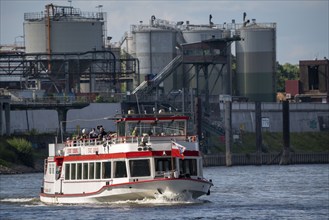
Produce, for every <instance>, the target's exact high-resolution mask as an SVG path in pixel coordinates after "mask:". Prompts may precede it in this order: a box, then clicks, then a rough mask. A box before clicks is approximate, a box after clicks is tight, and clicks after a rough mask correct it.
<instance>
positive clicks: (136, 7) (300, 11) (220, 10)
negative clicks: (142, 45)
mask: <svg viewBox="0 0 329 220" xmlns="http://www.w3.org/2000/svg"><path fill="white" fill-rule="evenodd" d="M50 3H53V4H55V5H60V6H69V5H70V4H72V6H73V7H75V8H80V10H81V11H88V12H97V11H98V10H99V8H98V7H97V6H99V5H102V8H101V10H102V11H103V12H106V13H107V34H108V36H111V37H112V42H118V41H120V39H121V38H122V36H123V35H124V33H125V32H127V31H129V30H130V26H131V25H133V24H138V23H139V21H143V23H144V24H145V23H148V22H149V20H150V18H151V16H152V15H155V17H156V18H160V19H165V20H170V21H173V22H177V21H190V24H208V21H209V14H212V22H214V23H215V24H223V23H224V22H226V23H231V21H232V19H235V21H236V23H242V19H243V13H244V12H246V13H247V18H248V19H250V20H251V19H253V18H255V19H256V20H257V22H260V23H272V22H274V23H276V24H277V33H276V37H277V40H276V44H277V61H278V62H279V63H280V64H284V63H291V64H298V63H299V60H312V59H316V58H317V59H323V58H324V57H327V58H329V55H328V51H329V45H328V44H329V43H328V42H329V16H328V14H329V0H299V1H297V0H275V1H267V0H264V1H261V0H243V1H242V0H240V1H236V0H230V1H224V0H212V1H203V0H180V1H177V0H176V1H175V0H167V1H160V0H144V1H142V0H135V1H133V0H130V1H129V0H102V1H95V0H88V1H87V0H72V1H71V3H70V2H69V1H68V0H66V1H60V0H53V1H48V0H0V45H7V44H14V42H20V41H22V39H21V37H20V36H22V35H23V22H24V13H26V12H41V11H44V8H45V5H47V4H50Z"/></svg>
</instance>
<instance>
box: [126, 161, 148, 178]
mask: <svg viewBox="0 0 329 220" xmlns="http://www.w3.org/2000/svg"><path fill="white" fill-rule="evenodd" d="M129 168H130V175H131V177H138V176H150V175H151V171H150V160H148V159H147V160H130V161H129Z"/></svg>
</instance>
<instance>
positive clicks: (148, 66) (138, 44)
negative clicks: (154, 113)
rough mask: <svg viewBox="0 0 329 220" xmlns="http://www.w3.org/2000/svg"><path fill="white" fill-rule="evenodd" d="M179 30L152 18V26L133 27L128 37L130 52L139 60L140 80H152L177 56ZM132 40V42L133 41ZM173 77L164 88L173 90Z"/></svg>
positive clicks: (169, 78)
mask: <svg viewBox="0 0 329 220" xmlns="http://www.w3.org/2000/svg"><path fill="white" fill-rule="evenodd" d="M176 35H177V30H176V29H175V24H174V23H171V22H169V21H166V20H162V19H155V17H154V16H152V18H151V21H150V24H143V23H142V22H140V24H138V25H132V26H131V34H130V35H128V43H127V46H128V47H130V48H128V51H129V52H131V53H132V55H133V56H134V57H136V58H138V60H139V70H140V80H141V81H144V80H145V79H151V78H152V76H155V75H156V74H158V73H159V72H160V71H161V70H162V69H163V68H164V67H165V66H166V65H167V64H168V63H169V62H170V61H172V60H173V59H174V58H175V57H176V54H177V51H176V50H177V49H176ZM131 40H132V41H131ZM172 77H173V76H172V75H171V76H169V77H168V78H167V80H166V82H165V83H166V85H163V84H162V85H161V86H162V87H166V88H168V90H170V88H172V86H173V83H172V80H173V79H172Z"/></svg>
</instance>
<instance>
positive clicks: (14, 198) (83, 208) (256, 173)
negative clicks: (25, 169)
mask: <svg viewBox="0 0 329 220" xmlns="http://www.w3.org/2000/svg"><path fill="white" fill-rule="evenodd" d="M204 176H205V177H206V178H208V179H209V178H210V179H212V180H213V183H214V185H215V186H214V187H213V188H212V190H211V195H210V196H203V197H201V198H200V199H197V200H187V201H177V200H176V201H171V200H168V199H165V198H158V199H153V200H152V199H148V200H143V201H120V202H114V203H107V204H101V205H100V204H88V205H45V204H43V203H41V202H40V200H39V198H38V193H39V191H40V186H41V181H42V174H41V173H38V174H20V175H0V219H1V220H4V219H124V220H126V219H135V220H136V219H298V220H299V219H303V220H305V219H325V220H327V219H329V164H324V165H289V166H277V165H273V166H236V167H208V168H205V169H204Z"/></svg>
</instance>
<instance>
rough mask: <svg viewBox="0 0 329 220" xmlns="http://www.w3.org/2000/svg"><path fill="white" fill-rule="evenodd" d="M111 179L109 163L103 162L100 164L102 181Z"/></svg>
mask: <svg viewBox="0 0 329 220" xmlns="http://www.w3.org/2000/svg"><path fill="white" fill-rule="evenodd" d="M109 178H111V162H110V161H108V162H103V163H102V179H109Z"/></svg>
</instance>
